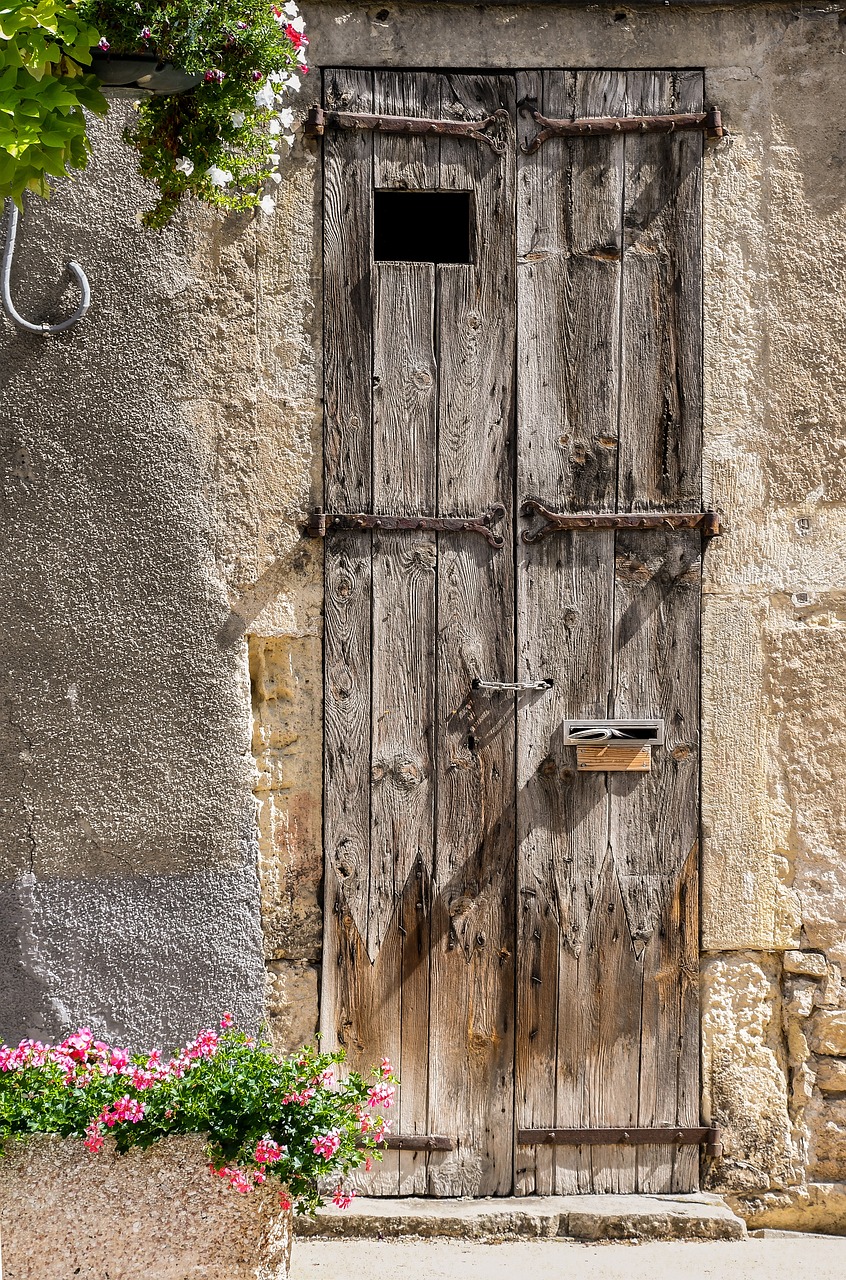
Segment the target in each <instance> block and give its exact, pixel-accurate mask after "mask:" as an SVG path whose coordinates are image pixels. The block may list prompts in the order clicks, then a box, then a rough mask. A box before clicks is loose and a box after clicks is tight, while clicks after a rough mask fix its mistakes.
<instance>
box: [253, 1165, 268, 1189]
mask: <svg viewBox="0 0 846 1280" xmlns="http://www.w3.org/2000/svg"><path fill="white" fill-rule="evenodd" d="M253 1182H254V1183H255V1184H256V1186H257V1187H260V1186H261V1184H262V1183H263V1182H267V1174H266V1173H265V1172H264V1171H263V1170H262V1169H254V1170H253Z"/></svg>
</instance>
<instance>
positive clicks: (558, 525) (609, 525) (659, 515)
mask: <svg viewBox="0 0 846 1280" xmlns="http://www.w3.org/2000/svg"><path fill="white" fill-rule="evenodd" d="M520 510H521V514H522V515H524V516H526V517H531V516H540V517H541V518H542V519H543V524H541V525H539V526H538V528H537V529H524V530H523V534H522V538H523V541H524V542H527V543H532V542H540V541H541V539H542V538H548V537H549V535H550V534H551V533H560V532H562V531H563V530H567V529H583V530H590V529H595V530H601V529H693V530H698V531H699V532H700V533H701V534H702V537H703V539H704V540H705V541H706V542H707V541H708V540H709V539H710V538H717V537H719V535H720V534H721V533H722V531H723V527H722V525H721V524H720V517H719V515H718V514H717V512H716V511H634V512H625V513H618V512H608V513H607V514H602V515H594V514H592V513H589V512H576V513H573V514H571V513H569V512H563V511H550V509H549V507H545V506H544V505H543V503H541V502H538V501H537V499H536V498H527V499H526V500H525V502H524V503H523V505H522V507H521V508H520Z"/></svg>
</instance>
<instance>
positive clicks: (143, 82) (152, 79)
mask: <svg viewBox="0 0 846 1280" xmlns="http://www.w3.org/2000/svg"><path fill="white" fill-rule="evenodd" d="M91 70H92V71H93V72H94V75H95V76H96V77H97V79H98V80H99V81H100V83H101V84H102V85H104V86H105V87H106V88H118V87H120V88H130V87H131V88H135V89H143V90H146V91H147V92H148V93H155V94H158V95H170V94H172V93H185V92H186V91H187V90H188V89H196V87H197V85H198V84H202V82H203V77H202V76H201V75H200V74H199V73H197V72H195V73H193V74H192V73H191V72H190V71H186V70H185V68H184V67H180V66H177V65H176V63H173V62H163V61H162V60H161V59H160V58H159V57H158V56H157V55H156V54H147V53H129V54H112V53H111V52H109V53H104V52H103V51H102V50H101V49H100V48H99V47H98V48H96V49H92V50H91Z"/></svg>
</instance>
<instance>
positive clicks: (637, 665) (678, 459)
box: [611, 72, 703, 1192]
mask: <svg viewBox="0 0 846 1280" xmlns="http://www.w3.org/2000/svg"><path fill="white" fill-rule="evenodd" d="M628 85H629V91H628V99H629V103H628V109H629V112H630V113H633V114H634V113H641V112H642V113H651V112H653V111H656V112H660V111H695V110H700V109H701V105H702V101H703V84H702V75H701V73H699V72H678V73H676V72H672V73H671V72H633V73H630V74H629V78H628ZM701 158H702V139H701V138H700V137H699V136H698V135H690V136H689V137H686V138H682V137H681V136H679V137H657V136H656V137H652V138H648V137H637V136H635V135H631V136H629V137H627V139H626V209H625V227H626V230H625V249H624V257H623V317H624V321H623V334H624V346H623V362H622V369H623V377H622V401H623V430H622V432H621V440H620V456H621V477H620V493H619V503H620V509H621V510H632V509H649V508H656V507H657V508H659V509H660V508H662V507H663V508H665V509H666V508H670V509H685V508H687V509H693V508H698V507H699V506H700V504H701V491H700V454H701V410H702V372H701V364H702V347H701V314H700V309H701V269H702V264H701V236H702V232H701ZM700 561H701V546H700V541H699V539H698V538H697V537H696V536H695V535H693V534H685V533H676V534H660V533H653V535H652V536H651V537H645V536H644V535H643V534H638V533H633V534H629V533H621V534H618V536H617V553H616V600H615V637H616V638H615V657H616V669H615V680H614V714H615V715H616V716H620V717H626V716H633V715H637V716H640V715H643V716H662V717H663V718H664V721H665V732H666V742H665V745H664V747H663V748H661V749H659V750H657V751H655V752H654V753H653V765H652V771H651V772H650V773H649V774H648V775H644V776H643V777H642V778H641V779H640V781H639V783H638V784H636V785H635V784H633V783H632V781H631V780H624V777H623V775H619V774H618V775H613V777H612V783H611V791H612V799H611V845H612V848H613V853H614V860H615V865H616V868H617V875H618V880H619V884H620V889H621V893H622V897H623V902H624V906H625V911H626V915H627V919H628V922H629V929H630V932H631V936H632V939H633V943H634V947H635V951H636V952H637V953H638V954H639V955H640V956H641V964H642V970H643V985H642V1001H643V1003H642V1015H641V1016H642V1050H641V1064H640V1079H639V1086H638V1094H639V1098H638V1102H639V1114H638V1123H639V1124H641V1125H644V1126H647V1127H648V1126H650V1125H655V1124H695V1123H696V1121H697V1119H698V1080H699V1054H698V1034H697V1032H696V1030H695V1029H694V1028H693V1026H692V1024H693V1021H694V1017H693V1010H694V1008H695V1006H696V991H697V983H696V981H695V973H692V972H691V968H692V961H691V944H692V937H691V934H692V933H695V925H694V923H693V921H694V917H693V916H692V912H694V911H695V910H696V888H697V885H696V881H695V874H696V873H695V871H694V870H693V867H694V866H695V862H696V848H697V832H698V772H699V722H698V718H699V698H698V680H697V673H698V669H699V600H700V590H701V582H700ZM694 1099H695V1101H694ZM697 1172H698V1161H697V1159H696V1152H695V1151H685V1150H684V1149H681V1150H680V1149H677V1148H674V1147H647V1148H642V1149H641V1150H640V1151H639V1152H638V1186H639V1188H640V1189H642V1190H646V1191H656V1192H657V1191H662V1192H666V1191H670V1190H679V1189H684V1190H694V1189H695V1188H696V1186H697V1181H696V1178H697Z"/></svg>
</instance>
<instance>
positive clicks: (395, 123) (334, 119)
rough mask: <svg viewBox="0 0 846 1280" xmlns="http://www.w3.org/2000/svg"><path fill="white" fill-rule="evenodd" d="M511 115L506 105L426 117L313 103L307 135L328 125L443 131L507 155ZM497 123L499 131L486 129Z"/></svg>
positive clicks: (419, 132) (381, 130)
mask: <svg viewBox="0 0 846 1280" xmlns="http://www.w3.org/2000/svg"><path fill="white" fill-rule="evenodd" d="M509 119H510V117H509V114H508V112H507V111H506V110H505V109H504V108H503V109H501V110H499V111H495V112H494V113H493V115H490V116H485V117H484V119H482V120H426V119H424V118H422V117H420V116H381V115H380V116H377V115H369V114H367V113H366V112H359V111H327V110H326V108H325V107H312V108H311V110H310V111H309V113H308V117H307V118H306V125H305V132H306V137H308V138H321V137H322V136H323V134H324V133H325V132H326V130H327V128H333V129H372V130H373V131H374V132H375V133H402V134H406V135H408V134H413V135H420V136H425V135H427V134H429V135H432V134H435V135H440V136H442V137H449V138H472V139H473V140H474V141H475V142H485V143H487V145H488V146H489V147H490V148H491V150H492V151H495V152H496V153H497V155H504V153H505V148H506V139H505V136H504V131H503V129H502V126H503V125H504V124H506V123H507V122H508V120H509ZM494 127H497V128H498V129H499V133H498V134H497V133H487V132H486V130H487V129H491V128H494Z"/></svg>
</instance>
